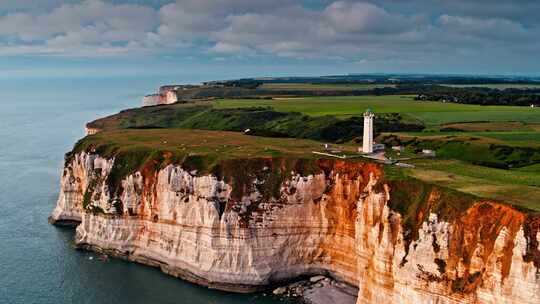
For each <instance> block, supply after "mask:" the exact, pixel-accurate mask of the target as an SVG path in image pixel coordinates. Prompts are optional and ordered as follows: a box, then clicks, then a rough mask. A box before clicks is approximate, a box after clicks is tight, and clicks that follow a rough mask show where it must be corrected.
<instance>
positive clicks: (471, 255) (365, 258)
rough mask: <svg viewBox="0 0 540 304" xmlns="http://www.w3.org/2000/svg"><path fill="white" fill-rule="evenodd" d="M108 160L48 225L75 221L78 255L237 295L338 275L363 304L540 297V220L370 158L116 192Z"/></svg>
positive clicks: (252, 164)
mask: <svg viewBox="0 0 540 304" xmlns="http://www.w3.org/2000/svg"><path fill="white" fill-rule="evenodd" d="M112 164H113V160H105V159H102V158H100V157H99V156H96V155H90V154H85V153H82V154H79V155H77V156H75V157H74V158H73V161H72V162H71V163H70V164H68V165H67V167H66V168H65V174H64V177H63V179H62V193H61V194H60V197H59V201H58V205H57V208H56V209H55V211H54V213H53V215H52V216H51V221H53V222H58V221H62V220H69V221H73V220H77V219H78V220H80V221H81V224H80V225H79V226H78V228H77V235H76V243H77V244H78V246H80V247H83V248H87V249H92V250H100V251H102V250H103V251H107V252H109V253H113V254H115V255H117V256H120V257H123V258H126V259H129V260H133V261H137V262H141V263H145V264H149V265H153V266H157V267H160V268H161V269H162V270H163V271H164V272H166V273H168V274H171V275H174V276H178V277H181V278H184V279H187V280H190V281H193V282H196V283H199V284H204V285H207V286H210V287H213V288H218V289H223V290H229V291H237V292H248V291H254V290H260V289H264V288H266V287H267V286H269V285H272V284H278V283H280V282H283V281H286V280H291V279H294V278H296V277H298V276H300V275H313V274H330V275H332V276H334V277H335V278H337V279H340V280H343V281H345V282H347V283H349V284H351V285H355V286H358V289H359V295H358V303H539V302H540V298H539V297H540V281H539V277H540V276H539V275H538V273H539V271H538V269H539V261H540V259H539V256H540V253H539V251H538V243H539V240H540V234H539V230H540V224H539V223H540V221H539V220H538V218H536V217H534V216H531V215H526V214H524V213H522V212H519V211H516V210H515V209H513V208H511V207H508V206H507V205H504V204H499V203H496V202H491V201H476V200H474V199H473V198H469V197H465V196H463V195H461V194H459V193H453V192H451V191H448V190H446V189H439V188H437V187H434V186H431V185H428V184H425V183H422V182H419V181H414V180H405V181H391V180H386V179H385V176H384V172H383V170H382V168H381V167H380V166H378V165H374V164H369V163H358V162H346V161H337V160H318V161H313V160H291V159H250V160H229V161H224V162H223V163H221V164H219V165H218V166H217V167H215V168H213V169H212V170H210V171H209V172H201V171H198V172H196V171H195V170H194V168H191V167H190V166H189V165H187V164H184V165H182V166H176V165H172V164H169V165H163V164H157V163H153V162H149V163H147V164H146V165H145V166H143V167H142V168H141V169H140V170H139V171H138V172H136V173H134V174H132V175H129V176H126V177H125V178H124V179H123V180H122V181H121V185H118V187H116V188H115V189H113V188H111V187H112V185H108V184H107V182H106V181H107V176H108V175H109V174H111V170H112V167H113V166H112ZM89 190H91V191H90V192H91V193H90V194H88V192H89Z"/></svg>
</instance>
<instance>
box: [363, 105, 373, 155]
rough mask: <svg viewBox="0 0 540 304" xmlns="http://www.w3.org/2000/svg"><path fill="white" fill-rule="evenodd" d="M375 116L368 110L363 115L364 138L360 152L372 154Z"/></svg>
mask: <svg viewBox="0 0 540 304" xmlns="http://www.w3.org/2000/svg"><path fill="white" fill-rule="evenodd" d="M374 117H375V115H374V114H373V112H371V110H370V109H367V110H366V112H365V113H364V137H363V146H362V152H364V153H373V118H374Z"/></svg>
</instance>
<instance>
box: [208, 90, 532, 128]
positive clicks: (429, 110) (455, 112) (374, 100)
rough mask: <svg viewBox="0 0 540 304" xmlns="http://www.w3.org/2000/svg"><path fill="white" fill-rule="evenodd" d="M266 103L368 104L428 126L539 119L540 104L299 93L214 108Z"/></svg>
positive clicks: (351, 109) (332, 109)
mask: <svg viewBox="0 0 540 304" xmlns="http://www.w3.org/2000/svg"><path fill="white" fill-rule="evenodd" d="M253 106H269V107H272V108H274V109H275V110H276V111H283V112H300V113H304V114H307V115H310V116H324V115H333V116H337V117H342V118H344V117H351V116H360V115H362V113H363V112H364V111H365V110H366V109H367V108H371V109H372V110H373V111H374V112H375V113H400V114H402V115H403V116H404V117H410V118H411V119H412V120H420V121H423V122H424V123H425V124H426V125H428V126H439V125H442V124H447V123H456V122H473V121H477V122H479V121H480V122H486V121H497V122H504V121H518V122H524V123H540V108H534V109H531V108H528V107H516V106H481V105H465V104H457V103H441V102H430V101H415V100H414V96H411V95H384V96H343V97H301V98H280V99H275V100H253V99H223V100H218V101H217V102H216V105H215V107H216V108H239V107H253Z"/></svg>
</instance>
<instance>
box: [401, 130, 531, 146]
mask: <svg viewBox="0 0 540 304" xmlns="http://www.w3.org/2000/svg"><path fill="white" fill-rule="evenodd" d="M406 134H407V135H410V136H417V137H419V138H424V139H437V138H440V139H442V140H444V139H447V140H455V139H461V140H464V141H475V142H479V143H488V144H490V143H491V144H508V145H512V146H522V147H539V146H540V132H535V131H525V132H523V131H515V132H513V131H506V132H407V133H406Z"/></svg>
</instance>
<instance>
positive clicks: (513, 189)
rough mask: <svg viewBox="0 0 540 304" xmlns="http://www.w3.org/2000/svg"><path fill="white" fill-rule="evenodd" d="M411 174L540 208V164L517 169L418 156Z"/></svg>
mask: <svg viewBox="0 0 540 304" xmlns="http://www.w3.org/2000/svg"><path fill="white" fill-rule="evenodd" d="M413 162H414V164H415V165H416V166H417V167H416V168H415V169H406V171H407V174H408V175H411V176H413V177H416V178H418V179H420V180H423V181H427V182H430V183H434V184H436V185H439V186H442V187H449V188H452V189H455V190H457V191H460V192H464V193H470V194H473V195H475V196H479V197H483V198H486V199H494V200H499V201H502V202H507V203H510V204H512V205H515V206H518V207H523V208H526V209H529V210H533V211H536V212H538V211H540V168H539V167H538V166H537V165H534V166H529V167H524V168H520V169H515V170H503V169H495V168H486V167H483V166H475V165H472V164H469V163H465V162H460V161H456V160H440V159H436V160H416V161H413Z"/></svg>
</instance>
